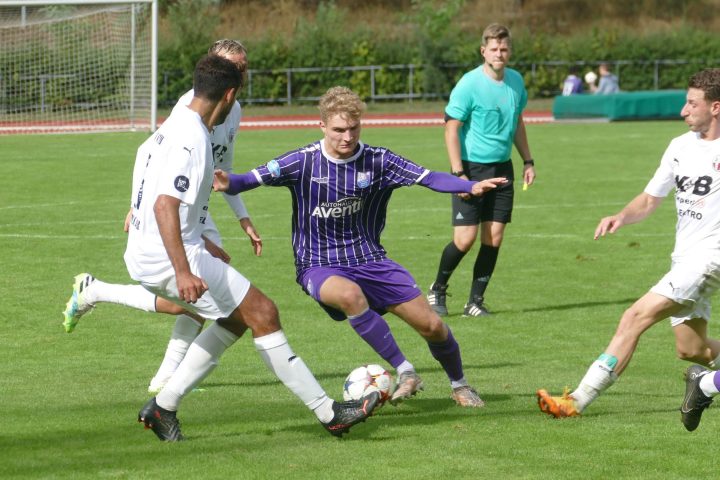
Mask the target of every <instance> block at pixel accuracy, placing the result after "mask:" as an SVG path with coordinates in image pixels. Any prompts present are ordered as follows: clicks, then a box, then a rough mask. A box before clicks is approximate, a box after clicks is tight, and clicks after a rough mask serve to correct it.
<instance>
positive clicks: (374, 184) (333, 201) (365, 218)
mask: <svg viewBox="0 0 720 480" xmlns="http://www.w3.org/2000/svg"><path fill="white" fill-rule="evenodd" d="M252 173H253V174H254V175H255V177H256V178H257V179H258V181H260V182H261V183H262V184H264V185H267V186H285V187H288V189H289V190H290V193H291V195H292V205H293V213H292V215H293V218H292V244H293V249H294V253H295V266H296V268H297V271H298V273H299V272H301V271H302V270H304V269H306V268H308V267H317V266H354V265H360V264H364V263H369V262H376V261H380V260H383V259H384V258H386V252H385V249H384V248H383V247H382V245H381V244H380V234H381V232H382V231H383V229H384V228H385V219H386V213H387V212H386V211H387V204H388V201H389V200H390V196H391V195H392V192H393V190H394V189H396V188H398V187H402V186H411V185H414V184H416V183H418V182H419V181H420V180H422V179H423V177H425V176H426V175H427V174H428V173H429V171H428V170H427V169H425V168H424V167H421V166H419V165H417V164H415V163H413V162H411V161H410V160H407V159H405V158H403V157H401V156H399V155H396V154H394V153H393V152H391V151H390V150H388V149H387V148H383V147H371V146H368V145H365V144H363V143H362V142H360V143H359V148H358V152H357V153H356V154H354V155H353V156H352V157H350V158H347V159H336V158H332V157H330V156H329V155H327V153H326V152H325V149H324V148H323V141H322V140H320V141H317V142H314V143H311V144H310V145H307V146H305V147H302V148H299V149H297V150H292V151H290V152H288V153H286V154H284V155H281V156H279V157H277V158H275V159H274V160H271V161H270V162H268V163H267V164H266V165H262V166H260V167H257V168H255V169H254V170H253V171H252Z"/></svg>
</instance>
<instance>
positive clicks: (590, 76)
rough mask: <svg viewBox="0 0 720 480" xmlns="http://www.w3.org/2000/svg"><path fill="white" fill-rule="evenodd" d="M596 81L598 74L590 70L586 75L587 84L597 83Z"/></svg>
mask: <svg viewBox="0 0 720 480" xmlns="http://www.w3.org/2000/svg"><path fill="white" fill-rule="evenodd" d="M595 80H597V73H595V72H593V71H592V70H590V71H589V72H587V73H586V74H585V81H586V82H587V83H595Z"/></svg>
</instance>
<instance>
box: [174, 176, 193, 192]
mask: <svg viewBox="0 0 720 480" xmlns="http://www.w3.org/2000/svg"><path fill="white" fill-rule="evenodd" d="M188 188H190V179H189V178H188V177H186V176H185V175H178V176H177V177H175V189H176V190H177V191H178V192H187V189H188Z"/></svg>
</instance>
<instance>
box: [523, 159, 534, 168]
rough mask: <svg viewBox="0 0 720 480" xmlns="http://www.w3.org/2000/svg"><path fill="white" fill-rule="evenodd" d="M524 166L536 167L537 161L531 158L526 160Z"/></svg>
mask: <svg viewBox="0 0 720 480" xmlns="http://www.w3.org/2000/svg"><path fill="white" fill-rule="evenodd" d="M523 165H530V166H533V167H534V166H535V160H533V159H532V158H531V159H530V160H524V161H523Z"/></svg>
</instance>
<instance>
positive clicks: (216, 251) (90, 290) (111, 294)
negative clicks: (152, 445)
mask: <svg viewBox="0 0 720 480" xmlns="http://www.w3.org/2000/svg"><path fill="white" fill-rule="evenodd" d="M208 53H209V54H215V55H220V56H222V57H224V58H227V59H228V60H230V61H231V62H233V63H235V64H236V65H237V66H238V68H240V70H241V71H242V72H243V73H244V71H245V70H246V69H247V51H246V50H245V47H244V46H243V45H242V44H241V43H240V42H237V41H235V40H219V41H217V42H215V43H214V44H213V45H212V46H211V47H210V49H209V50H208ZM192 98H193V90H190V91H188V92H187V93H185V94H184V95H183V96H182V97H181V98H180V99H179V100H178V102H177V104H176V105H175V107H174V108H173V113H174V112H175V111H177V110H186V109H187V105H188V104H189V103H190V101H191V100H192ZM241 117H242V110H241V107H240V104H239V103H238V102H237V101H235V103H234V104H233V106H232V109H231V111H230V113H229V114H228V116H227V118H226V119H225V120H224V121H223V122H222V123H221V124H219V125H216V126H215V127H214V128H213V129H212V131H211V132H210V141H211V143H212V158H213V159H214V162H215V165H216V167H217V168H221V169H223V170H225V171H227V172H232V170H233V156H234V152H235V150H234V148H235V139H236V137H237V132H238V128H239V125H240V121H241ZM223 197H224V198H225V200H226V202H227V203H228V205H229V206H230V208H231V209H232V210H233V212H234V213H235V215H236V217H237V219H238V221H239V223H240V227H241V228H242V229H243V231H245V232H246V234H247V235H248V237H249V238H250V241H251V244H252V246H253V250H254V253H255V255H260V254H261V253H262V240H261V238H260V235H259V234H258V232H257V230H256V229H255V226H254V225H253V223H252V221H251V219H250V215H249V214H248V211H247V208H245V204H244V203H243V201H242V199H241V197H240V196H239V195H226V194H223ZM129 220H130V216H129V215H128V218H127V219H126V225H125V231H128V225H129ZM203 236H204V237H205V239H206V240H207V241H206V248H208V250H210V251H211V252H212V253H213V255H215V256H216V257H218V258H220V259H222V260H223V261H225V262H229V261H230V256H229V255H228V254H227V253H226V252H225V250H223V249H222V240H221V238H220V234H219V232H218V229H217V227H216V226H215V223H214V222H213V220H212V217H210V214H209V212H208V214H207V217H206V219H205V223H204V224H203ZM98 303H116V304H120V305H125V306H129V307H133V308H137V309H140V310H144V311H148V312H160V313H170V314H176V315H178V317H177V319H176V321H175V326H174V328H173V332H172V334H171V338H170V341H169V342H168V346H167V349H166V351H165V356H164V358H163V361H162V363H161V365H160V367H159V368H158V371H157V372H156V374H155V375H154V376H153V378H152V380H151V381H150V385H149V387H148V391H150V392H151V393H157V392H159V391H160V390H161V389H162V387H163V386H164V385H165V383H166V382H167V381H168V379H169V378H170V376H171V375H172V374H173V372H174V371H175V369H176V368H177V366H178V364H179V363H180V361H182V359H183V357H184V356H185V353H186V352H187V349H188V347H189V346H190V344H191V343H192V341H193V340H194V339H195V337H197V335H198V334H199V333H200V330H201V329H202V323H203V319H202V318H200V317H198V316H194V318H193V317H191V316H190V315H188V314H187V312H184V311H183V309H182V308H180V307H178V306H176V305H175V304H173V303H171V302H168V301H165V300H164V299H162V298H155V295H153V294H152V293H151V292H149V291H148V290H146V289H144V288H142V287H141V286H140V285H118V284H110V283H105V282H101V281H99V280H97V279H95V278H94V277H93V276H92V275H91V274H89V273H81V274H79V275H76V276H75V283H74V285H73V293H72V295H71V297H70V299H69V300H68V302H67V305H66V308H65V311H64V312H63V316H64V322H63V324H64V326H65V330H66V331H67V332H68V333H70V332H72V331H73V330H74V328H75V325H77V323H78V321H79V320H80V318H81V317H82V316H83V315H84V314H85V313H87V312H89V311H91V310H92V309H93V307H94V306H95V305H97V304H98Z"/></svg>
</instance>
